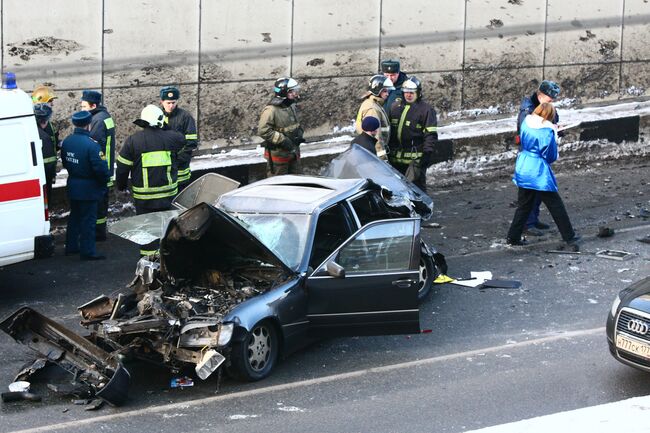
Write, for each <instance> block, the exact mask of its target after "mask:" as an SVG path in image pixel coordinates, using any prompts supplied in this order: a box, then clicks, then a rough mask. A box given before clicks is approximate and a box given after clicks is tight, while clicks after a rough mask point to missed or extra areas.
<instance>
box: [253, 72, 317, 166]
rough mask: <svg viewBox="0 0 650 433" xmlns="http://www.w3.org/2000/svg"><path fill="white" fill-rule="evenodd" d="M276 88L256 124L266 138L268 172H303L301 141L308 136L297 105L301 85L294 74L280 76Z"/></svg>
mask: <svg viewBox="0 0 650 433" xmlns="http://www.w3.org/2000/svg"><path fill="white" fill-rule="evenodd" d="M273 92H274V95H273V98H271V101H269V103H268V104H267V105H266V106H265V107H264V109H263V110H262V114H261V115H260V121H259V123H258V126H257V133H258V134H259V136H260V137H261V138H262V140H264V143H263V146H264V158H265V159H266V173H267V176H268V177H271V176H277V175H280V174H301V173H302V167H301V165H300V144H302V143H304V142H305V139H304V138H303V134H304V131H303V129H302V126H300V121H299V120H298V113H297V110H296V105H295V104H296V102H297V101H298V99H299V98H300V86H299V85H298V82H297V81H296V80H294V79H293V78H279V79H278V80H276V81H275V85H274V87H273Z"/></svg>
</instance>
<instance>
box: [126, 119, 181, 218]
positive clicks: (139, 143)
mask: <svg viewBox="0 0 650 433" xmlns="http://www.w3.org/2000/svg"><path fill="white" fill-rule="evenodd" d="M184 145H185V137H184V136H183V134H181V133H180V132H177V131H171V130H163V129H159V128H150V127H147V128H144V129H143V130H142V131H138V132H136V133H135V134H133V135H131V136H129V137H128V138H127V139H126V141H125V142H124V145H123V146H122V149H121V150H120V154H119V155H118V157H117V171H116V182H117V187H118V189H120V190H124V189H126V185H127V181H128V177H129V173H130V174H131V188H132V190H133V198H134V199H136V200H143V201H147V202H149V203H152V204H153V206H152V207H157V208H163V207H165V206H166V205H168V204H169V203H171V200H172V198H173V197H174V196H175V195H176V194H177V193H178V181H177V170H178V169H177V167H178V166H177V160H176V157H177V154H178V152H180V151H181V149H183V146H184Z"/></svg>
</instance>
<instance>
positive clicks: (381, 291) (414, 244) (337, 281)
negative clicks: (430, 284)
mask: <svg viewBox="0 0 650 433" xmlns="http://www.w3.org/2000/svg"><path fill="white" fill-rule="evenodd" d="M419 245H420V220H419V219H416V218H402V219H391V220H382V221H375V222H373V223H370V224H368V225H366V226H364V227H362V228H361V229H360V230H359V231H358V232H356V233H355V234H354V235H353V236H352V237H351V238H350V239H348V240H347V241H346V242H344V243H343V245H341V246H340V247H339V248H338V249H337V250H336V251H335V252H334V253H333V254H331V255H330V256H329V257H328V258H327V259H326V260H325V262H324V263H323V264H321V265H320V266H319V267H318V268H317V270H316V271H315V272H314V273H313V274H312V275H311V276H310V277H309V278H308V279H307V282H306V288H307V297H308V309H307V317H308V319H309V324H310V325H309V326H310V333H311V334H313V335H315V336H338V335H381V334H411V333H418V332H420V321H419V309H418V284H417V283H418V276H419V273H418V272H419V270H418V264H419V260H420V248H419Z"/></svg>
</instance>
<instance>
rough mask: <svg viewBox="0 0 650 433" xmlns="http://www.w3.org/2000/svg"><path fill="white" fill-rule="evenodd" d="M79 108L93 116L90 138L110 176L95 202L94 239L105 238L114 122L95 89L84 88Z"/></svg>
mask: <svg viewBox="0 0 650 433" xmlns="http://www.w3.org/2000/svg"><path fill="white" fill-rule="evenodd" d="M81 109H82V110H83V111H88V112H89V113H90V114H91V115H92V116H93V117H92V121H91V122H90V138H92V139H93V140H95V141H96V142H97V143H99V147H100V148H101V151H102V153H103V154H104V156H105V158H104V159H105V163H106V166H107V167H108V172H109V174H110V178H109V180H108V183H107V185H106V186H107V187H108V188H106V192H105V193H104V197H102V199H101V200H99V201H98V202H97V206H98V207H97V226H96V227H95V231H96V233H95V239H96V240H98V241H105V240H106V219H107V217H108V191H109V188H111V187H112V186H113V181H114V180H115V123H114V122H113V118H112V117H111V115H110V113H109V112H108V110H107V109H106V107H105V106H103V105H102V94H101V93H100V92H97V91H95V90H84V91H83V92H82V94H81Z"/></svg>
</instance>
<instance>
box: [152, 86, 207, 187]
mask: <svg viewBox="0 0 650 433" xmlns="http://www.w3.org/2000/svg"><path fill="white" fill-rule="evenodd" d="M180 96H181V92H180V91H179V90H178V89H177V88H176V87H173V86H167V87H163V88H162V89H160V105H161V106H162V108H163V111H164V112H165V129H171V130H174V131H178V132H180V133H181V134H183V135H184V136H185V145H184V146H183V149H182V150H181V151H180V152H178V192H181V191H182V190H183V189H184V188H185V187H186V186H187V185H188V184H189V183H190V178H191V177H192V171H191V170H190V160H191V159H192V152H194V150H195V149H196V148H197V147H198V145H199V136H198V134H197V133H196V122H195V121H194V117H192V115H191V114H190V113H189V111H187V110H184V109H182V108H179V107H178V98H180Z"/></svg>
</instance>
